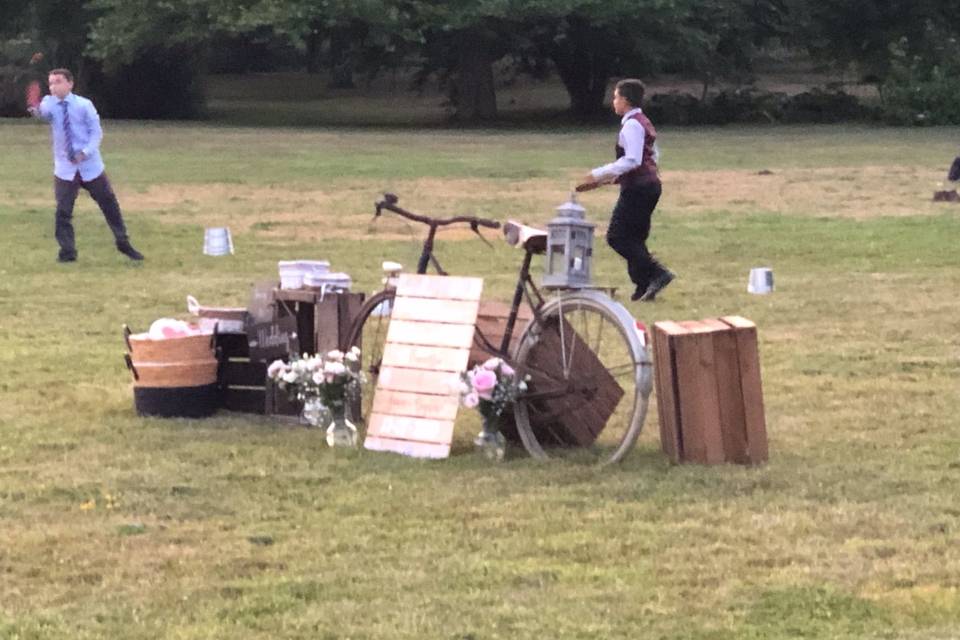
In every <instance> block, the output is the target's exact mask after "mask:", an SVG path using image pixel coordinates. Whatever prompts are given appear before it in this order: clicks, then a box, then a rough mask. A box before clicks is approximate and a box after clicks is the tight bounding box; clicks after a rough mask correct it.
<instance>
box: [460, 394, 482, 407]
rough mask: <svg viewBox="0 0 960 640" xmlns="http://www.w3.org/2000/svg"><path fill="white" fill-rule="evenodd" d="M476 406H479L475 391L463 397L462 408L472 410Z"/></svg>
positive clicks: (478, 397) (478, 398)
mask: <svg viewBox="0 0 960 640" xmlns="http://www.w3.org/2000/svg"><path fill="white" fill-rule="evenodd" d="M478 404H480V396H479V395H477V392H476V391H471V392H470V393H468V394H465V395H464V396H463V406H465V407H466V408H468V409H473V408H474V407H475V406H477V405H478Z"/></svg>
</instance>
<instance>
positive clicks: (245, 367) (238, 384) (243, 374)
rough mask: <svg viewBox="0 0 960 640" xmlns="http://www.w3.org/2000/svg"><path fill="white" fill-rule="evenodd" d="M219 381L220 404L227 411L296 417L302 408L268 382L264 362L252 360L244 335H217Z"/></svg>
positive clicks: (265, 363)
mask: <svg viewBox="0 0 960 640" xmlns="http://www.w3.org/2000/svg"><path fill="white" fill-rule="evenodd" d="M217 348H218V351H219V354H220V375H219V383H220V389H221V397H222V406H223V408H224V409H226V410H228V411H239V412H242V413H260V414H267V415H285V416H296V415H299V414H300V410H301V408H302V407H300V406H299V405H298V403H296V402H291V401H289V400H288V399H287V397H286V394H284V393H283V392H279V393H278V390H277V389H275V388H274V387H273V386H272V385H270V384H268V382H267V365H268V363H267V362H262V361H257V360H251V359H250V350H249V347H248V345H247V337H246V336H245V335H243V334H234V333H227V334H219V335H218V336H217Z"/></svg>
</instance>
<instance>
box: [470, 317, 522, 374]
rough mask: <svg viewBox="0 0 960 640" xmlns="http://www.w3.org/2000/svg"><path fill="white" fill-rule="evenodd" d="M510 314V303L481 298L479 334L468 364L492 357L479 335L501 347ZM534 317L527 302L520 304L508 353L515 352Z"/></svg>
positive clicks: (494, 345) (496, 346) (478, 322)
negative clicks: (521, 336) (480, 341)
mask: <svg viewBox="0 0 960 640" xmlns="http://www.w3.org/2000/svg"><path fill="white" fill-rule="evenodd" d="M509 316H510V305H509V304H508V303H506V302H500V301H498V300H481V301H480V310H479V311H478V312H477V325H476V327H477V329H476V334H477V336H476V337H475V338H474V341H473V346H472V347H471V348H470V361H469V363H468V366H470V367H473V366H474V365H477V364H481V363H483V362H484V361H486V360H487V359H488V358H490V357H491V354H490V353H489V352H488V351H486V350H485V349H484V346H483V344H482V343H479V342H478V341H479V336H483V338H484V339H486V340H487V341H488V342H490V344H491V345H493V347H494V348H496V349H500V347H501V346H502V344H503V336H504V333H505V332H506V328H507V320H508V318H509ZM531 318H533V310H531V309H530V305H528V304H527V303H526V302H524V303H523V304H521V305H520V308H519V309H518V310H517V319H516V321H515V323H514V326H513V333H512V334H511V337H510V345H509V347H508V348H507V353H508V354H513V351H514V349H516V347H517V342H518V341H519V340H520V335H521V334H522V333H523V330H524V328H525V327H526V326H527V323H528V322H530V319H531Z"/></svg>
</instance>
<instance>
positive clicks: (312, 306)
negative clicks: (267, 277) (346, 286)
mask: <svg viewBox="0 0 960 640" xmlns="http://www.w3.org/2000/svg"><path fill="white" fill-rule="evenodd" d="M363 298H364V296H363V294H362V293H326V294H321V293H320V292H319V291H314V290H312V289H276V290H275V291H274V300H275V302H276V305H277V315H278V316H279V317H283V316H284V315H288V314H294V315H296V317H297V334H298V336H299V339H300V351H301V353H319V354H324V353H327V352H328V351H332V350H333V349H340V348H341V347H342V345H343V344H344V343H345V342H346V340H347V334H348V333H349V332H350V325H351V324H352V323H353V319H354V318H356V317H357V313H358V312H359V311H360V307H361V306H362V305H363Z"/></svg>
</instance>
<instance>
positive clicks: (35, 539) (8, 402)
mask: <svg viewBox="0 0 960 640" xmlns="http://www.w3.org/2000/svg"><path fill="white" fill-rule="evenodd" d="M613 136H614V133H613V131H599V130H589V131H574V130H563V131H556V132H545V131H543V130H539V131H537V132H533V133H531V132H520V131H510V132H483V131H476V132H470V133H463V132H458V131H453V130H419V131H415V130H390V129H379V130H327V129H291V128H228V127H217V126H212V125H191V124H157V123H147V124H144V123H128V122H107V123H106V140H105V143H104V150H105V155H106V160H107V166H108V168H109V171H110V175H111V177H112V179H113V181H114V184H115V187H116V188H117V191H118V194H119V197H120V200H121V204H122V205H123V207H124V209H125V212H126V217H127V221H128V226H129V227H130V230H131V233H132V237H133V240H134V241H135V243H136V245H137V246H138V247H139V248H140V249H141V250H142V251H143V252H144V253H145V254H146V255H147V260H146V262H145V263H143V264H142V265H135V264H132V263H129V262H128V261H126V259H125V258H123V256H121V255H119V254H118V253H116V252H115V251H114V249H113V247H112V242H111V240H110V238H109V234H108V232H107V229H106V226H105V225H104V223H103V221H102V219H101V218H100V215H99V213H98V212H97V211H96V210H95V209H94V207H93V205H92V203H91V202H90V201H89V198H87V197H86V196H85V195H82V196H81V200H80V206H79V207H78V211H77V237H78V246H79V261H78V262H77V263H75V264H70V265H60V264H58V263H56V261H55V257H56V245H55V241H54V239H53V213H52V193H51V191H52V189H51V184H50V183H51V179H50V166H49V149H48V148H47V147H48V142H47V131H46V130H45V129H44V128H43V127H42V126H38V125H35V124H32V123H27V122H20V121H0V139H2V140H3V143H4V144H3V149H4V153H3V154H2V156H0V228H2V234H0V318H2V324H0V367H2V371H3V374H2V376H0V638H21V639H25V638H31V639H34V638H35V639H44V640H46V639H49V638H69V639H71V640H76V639H93V638H142V639H153V638H178V639H199V638H263V639H266V638H271V639H272V638H446V639H458V640H467V639H471V640H480V639H484V640H487V639H492V638H504V639H507V638H509V639H514V638H538V639H539V638H662V639H681V638H683V639H687V638H689V639H695V640H707V639H710V640H734V639H741V638H756V639H761V638H762V639H780V638H783V639H786V638H823V639H831V640H832V639H838V638H889V639H893V638H897V639H899V638H904V639H906V638H909V639H933V638H937V639H941V638H942V639H947V638H955V637H957V636H958V634H960V503H958V501H957V497H956V496H957V490H956V487H957V485H958V482H960V420H958V417H957V416H958V415H960V397H958V392H957V390H958V389H960V343H958V338H957V336H958V335H960V320H958V317H960V315H958V304H957V291H960V254H958V252H957V250H956V246H957V241H956V238H957V237H958V236H960V206H958V205H950V204H940V205H935V204H933V203H931V202H930V197H931V195H932V193H933V191H934V190H935V189H937V188H938V186H937V182H938V180H941V179H942V176H943V175H944V174H945V173H946V168H947V166H948V164H949V162H950V160H951V159H952V158H953V156H954V153H955V150H956V140H957V139H958V137H960V130H957V129H910V130H901V129H869V128H834V127H830V128H819V127H818V128H756V129H749V128H723V129H706V130H696V129H686V130H670V129H668V130H664V131H662V132H661V144H662V154H663V155H662V164H663V168H664V182H665V189H664V198H663V200H662V202H661V205H660V207H659V209H658V211H657V214H656V217H655V221H654V232H653V237H652V240H651V244H652V246H653V247H654V249H655V250H656V251H657V252H658V254H659V255H660V256H661V257H662V259H663V260H664V261H665V262H666V263H667V264H668V265H669V266H670V267H671V268H672V269H674V270H675V271H676V272H677V273H678V275H679V277H678V279H677V280H676V282H675V283H674V284H672V285H671V286H670V288H669V289H668V290H667V291H666V292H665V293H664V294H663V295H662V297H661V298H660V299H658V301H657V302H656V303H654V304H649V305H641V304H636V303H627V304H628V307H629V308H630V309H631V311H632V312H633V313H634V314H635V315H636V316H637V317H638V318H639V319H641V320H643V321H645V322H647V323H651V322H653V321H656V320H662V319H674V320H684V319H698V318H705V317H714V316H719V315H725V314H740V315H743V316H746V317H748V318H751V319H753V320H754V321H755V322H756V323H757V324H758V326H759V331H760V339H761V345H760V347H761V357H762V369H763V383H764V393H765V402H766V417H767V426H768V432H769V438H770V447H771V457H770V462H769V464H766V465H764V466H762V467H759V468H742V467H736V466H730V465H727V466H720V467H711V468H705V467H699V466H671V465H670V464H668V463H667V461H666V460H665V458H664V456H663V455H662V454H661V453H660V452H659V442H658V438H657V435H656V434H657V428H656V422H655V416H652V417H651V420H650V422H648V425H647V428H646V429H645V432H644V435H643V436H642V439H641V442H640V444H639V445H638V448H637V450H636V451H635V452H634V453H633V454H632V455H631V456H629V457H628V458H627V460H626V461H625V462H624V463H623V464H622V465H620V466H618V467H616V468H606V469H596V468H593V467H583V466H576V465H572V464H569V463H557V462H547V463H540V462H535V461H532V460H530V459H528V458H527V457H525V456H524V455H523V454H522V452H517V451H515V452H513V455H511V457H510V458H509V459H508V460H507V461H506V462H505V463H504V464H501V465H497V466H491V465H490V464H488V463H487V462H486V461H485V460H484V459H482V458H481V457H479V456H477V455H476V454H474V453H473V452H472V451H471V450H470V446H469V440H470V437H471V435H472V432H473V431H475V428H476V423H475V421H470V420H464V421H463V422H462V423H459V424H458V429H457V434H456V447H455V455H454V456H453V457H452V458H451V459H449V460H445V461H433V462H424V461H416V460H410V459H405V458H401V457H397V456H392V455H380V454H372V453H367V452H363V451H360V452H356V453H343V452H339V451H331V450H329V449H327V448H326V446H325V444H324V443H323V440H322V437H321V436H320V434H319V433H317V432H316V431H311V430H307V429H303V428H296V427H290V426H286V425H283V424H280V423H276V422H273V421H271V420H269V419H265V418H261V417H253V416H246V415H238V414H227V413H221V414H218V415H217V416H216V417H214V418H211V419H207V420H201V421H188V420H160V419H143V418H138V417H137V416H136V415H135V414H134V411H133V407H132V394H131V391H130V380H129V374H128V373H127V372H126V371H125V369H124V366H123V363H122V359H121V354H122V352H123V344H122V340H121V333H120V327H121V325H122V324H123V323H129V324H130V325H131V326H133V327H134V328H135V329H144V328H146V327H147V326H148V325H149V323H150V322H151V321H152V320H154V319H155V318H158V317H162V316H170V315H176V316H181V317H182V316H183V315H184V312H185V303H184V297H185V296H186V295H187V294H193V295H195V296H196V297H197V298H199V299H200V300H201V301H202V302H204V303H207V304H217V305H219V304H229V305H234V304H237V305H243V304H245V302H246V299H247V296H248V294H249V290H250V286H251V284H252V283H254V282H256V281H259V280H264V279H269V278H272V277H275V273H276V271H275V270H276V261H277V260H280V259H290V258H326V259H329V260H331V262H332V263H333V265H334V267H335V268H337V269H342V270H345V271H348V272H349V273H350V274H351V275H352V276H353V277H354V280H355V283H356V288H357V289H359V290H366V291H370V290H373V289H374V288H375V287H376V286H377V284H378V282H379V277H380V275H379V273H378V265H379V262H380V261H381V260H382V259H384V258H392V259H399V260H400V261H401V262H404V263H405V264H407V265H412V264H413V262H414V260H415V257H416V255H417V253H418V242H417V241H416V233H417V231H418V230H417V229H412V228H410V227H408V226H407V225H405V224H403V223H401V222H399V221H397V220H391V219H383V220H380V221H378V222H376V223H375V224H374V223H372V222H371V213H372V203H373V201H374V200H375V198H377V196H378V195H379V193H380V192H381V191H383V190H392V191H395V192H396V193H398V194H400V195H401V198H402V199H401V203H402V204H406V205H408V206H409V207H410V208H412V209H414V210H418V211H424V212H431V213H436V214H442V213H454V212H472V213H476V214H478V215H483V216H488V217H494V218H498V219H506V218H508V217H513V218H519V219H523V220H526V221H528V222H531V223H544V222H545V221H547V220H549V219H550V218H551V217H552V215H553V208H554V207H555V206H557V205H558V204H560V203H561V202H563V201H564V200H565V198H566V195H567V189H568V188H569V186H570V185H571V184H572V183H573V182H574V181H575V179H576V178H577V177H578V176H579V175H581V174H582V173H583V171H584V170H585V169H586V168H588V167H590V166H592V165H595V164H599V163H600V162H602V161H604V160H605V159H606V158H607V156H608V154H609V153H610V151H611V148H612V144H613ZM761 172H763V173H761ZM771 172H772V173H771ZM614 197H615V194H614V193H613V192H612V191H606V192H593V193H591V194H587V195H586V196H585V197H584V198H583V203H584V205H585V206H586V207H587V209H588V215H589V216H590V218H591V219H592V220H594V221H596V222H598V223H599V224H600V229H598V231H599V234H598V235H600V236H601V237H602V232H603V230H604V229H603V225H604V223H605V221H606V218H607V216H608V212H609V209H610V207H611V205H612V203H613V200H614ZM209 225H226V226H229V227H230V228H231V229H232V231H233V235H234V241H235V244H236V247H237V253H236V255H235V256H233V257H226V258H210V257H205V256H203V255H201V246H202V237H203V228H204V227H205V226H209ZM598 244H599V245H600V248H599V249H598V250H597V273H598V276H597V279H598V280H599V281H601V282H605V283H610V284H616V285H619V286H621V287H622V289H623V290H626V289H625V286H626V276H625V273H624V268H623V266H622V265H621V263H620V261H619V259H618V258H617V257H616V256H615V255H614V254H613V253H612V251H610V250H609V249H607V248H606V247H605V246H603V244H602V242H599V243H598ZM440 257H441V260H442V261H443V262H444V264H445V266H447V267H448V268H449V270H450V271H451V272H454V273H461V274H470V275H479V276H483V277H484V278H485V282H486V285H485V287H486V291H487V292H488V294H489V295H490V296H491V297H499V298H506V297H507V295H508V291H509V289H510V285H511V279H512V274H513V272H514V268H515V266H516V265H517V263H518V261H519V258H520V255H519V254H518V253H516V252H515V251H514V250H512V249H510V248H509V247H507V246H506V245H504V244H503V243H497V244H495V245H494V249H492V250H491V249H488V248H487V247H486V246H484V245H483V244H482V243H479V242H477V241H475V240H471V239H470V238H469V237H466V236H447V237H444V238H443V239H442V241H441V244H440ZM754 266H770V267H772V268H773V269H774V272H775V275H776V284H777V291H776V292H775V293H774V294H773V295H770V296H751V295H749V294H747V293H746V291H745V289H746V280H747V273H748V271H749V269H750V268H751V267H754Z"/></svg>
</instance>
